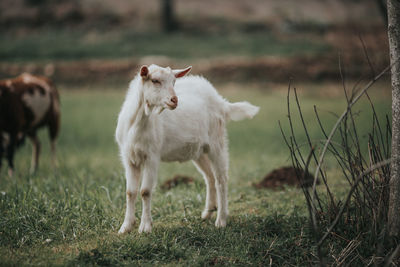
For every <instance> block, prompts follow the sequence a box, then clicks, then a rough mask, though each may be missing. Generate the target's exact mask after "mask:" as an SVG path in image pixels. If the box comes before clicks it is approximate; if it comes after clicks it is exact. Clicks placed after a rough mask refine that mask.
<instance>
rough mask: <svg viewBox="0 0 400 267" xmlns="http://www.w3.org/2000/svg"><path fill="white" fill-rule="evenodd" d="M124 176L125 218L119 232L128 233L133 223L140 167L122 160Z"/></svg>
mask: <svg viewBox="0 0 400 267" xmlns="http://www.w3.org/2000/svg"><path fill="white" fill-rule="evenodd" d="M124 166H125V176H126V177H125V178H126V211H125V219H124V223H123V224H122V226H121V228H120V229H119V231H118V233H119V234H124V233H128V232H130V231H131V230H132V227H133V225H134V224H135V220H136V218H135V203H136V198H137V192H138V188H139V182H140V168H139V167H138V166H135V165H134V164H132V162H130V161H129V160H127V161H126V162H124Z"/></svg>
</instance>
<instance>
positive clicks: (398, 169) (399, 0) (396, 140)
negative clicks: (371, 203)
mask: <svg viewBox="0 0 400 267" xmlns="http://www.w3.org/2000/svg"><path fill="white" fill-rule="evenodd" d="M387 10H388V22H389V23H388V36H389V48H390V63H391V64H392V68H391V72H392V162H391V171H390V172H391V174H390V185H389V186H390V196H389V214H388V220H389V221H388V223H389V235H390V236H399V234H400V62H399V58H400V0H388V1H387Z"/></svg>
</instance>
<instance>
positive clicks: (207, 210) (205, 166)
mask: <svg viewBox="0 0 400 267" xmlns="http://www.w3.org/2000/svg"><path fill="white" fill-rule="evenodd" d="M193 163H194V165H195V166H196V168H197V170H198V171H199V172H200V173H201V174H202V175H203V178H204V180H205V182H206V187H207V195H206V205H205V207H204V210H203V212H202V213H201V218H202V219H208V218H210V217H211V215H212V213H213V212H214V211H216V209H217V195H216V194H217V192H216V189H215V177H214V173H213V170H212V166H211V162H210V160H209V158H208V156H207V155H206V154H203V155H201V156H200V158H199V159H197V160H195V161H193Z"/></svg>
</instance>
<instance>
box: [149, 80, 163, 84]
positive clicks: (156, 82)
mask: <svg viewBox="0 0 400 267" xmlns="http://www.w3.org/2000/svg"><path fill="white" fill-rule="evenodd" d="M151 82H152V83H154V84H161V82H160V81H159V80H156V79H152V80H151Z"/></svg>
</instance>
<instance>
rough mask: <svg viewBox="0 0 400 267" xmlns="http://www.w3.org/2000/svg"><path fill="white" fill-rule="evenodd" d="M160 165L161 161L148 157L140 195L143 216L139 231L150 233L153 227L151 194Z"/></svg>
mask: <svg viewBox="0 0 400 267" xmlns="http://www.w3.org/2000/svg"><path fill="white" fill-rule="evenodd" d="M158 165H159V161H157V160H151V159H148V160H146V163H145V166H144V169H143V181H142V186H141V188H140V195H141V196H142V218H141V221H140V226H139V233H142V232H146V233H149V232H151V229H152V227H153V220H152V218H151V196H152V192H153V189H154V187H155V185H156V182H157V172H158Z"/></svg>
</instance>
